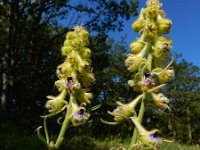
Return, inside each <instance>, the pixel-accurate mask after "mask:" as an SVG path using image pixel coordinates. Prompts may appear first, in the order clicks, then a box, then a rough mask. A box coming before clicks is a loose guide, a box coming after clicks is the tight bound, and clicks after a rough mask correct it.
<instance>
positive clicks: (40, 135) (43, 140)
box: [36, 126, 48, 146]
mask: <svg viewBox="0 0 200 150" xmlns="http://www.w3.org/2000/svg"><path fill="white" fill-rule="evenodd" d="M41 128H42V126H39V127H38V128H37V129H36V131H37V135H38V138H39V139H40V140H41V141H42V142H43V143H44V144H45V145H46V146H48V143H47V141H46V140H45V138H44V137H43V136H42V134H41V133H40V129H41Z"/></svg>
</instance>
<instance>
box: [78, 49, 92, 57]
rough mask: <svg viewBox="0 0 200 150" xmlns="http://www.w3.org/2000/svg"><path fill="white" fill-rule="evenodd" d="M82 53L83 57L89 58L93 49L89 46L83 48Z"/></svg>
mask: <svg viewBox="0 0 200 150" xmlns="http://www.w3.org/2000/svg"><path fill="white" fill-rule="evenodd" d="M80 55H81V57H82V58H83V59H89V58H90V56H91V51H90V49H89V48H85V47H84V48H82V49H81V50H80Z"/></svg>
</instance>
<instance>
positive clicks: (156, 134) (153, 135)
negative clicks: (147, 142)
mask: <svg viewBox="0 0 200 150" xmlns="http://www.w3.org/2000/svg"><path fill="white" fill-rule="evenodd" d="M149 136H150V137H151V138H157V137H158V133H157V132H154V133H152V134H150V135H149Z"/></svg>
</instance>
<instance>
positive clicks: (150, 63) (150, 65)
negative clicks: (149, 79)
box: [147, 53, 153, 72]
mask: <svg viewBox="0 0 200 150" xmlns="http://www.w3.org/2000/svg"><path fill="white" fill-rule="evenodd" d="M152 60H153V55H152V54H151V53H150V54H149V55H148V60H147V67H148V70H149V71H150V72H151V70H152Z"/></svg>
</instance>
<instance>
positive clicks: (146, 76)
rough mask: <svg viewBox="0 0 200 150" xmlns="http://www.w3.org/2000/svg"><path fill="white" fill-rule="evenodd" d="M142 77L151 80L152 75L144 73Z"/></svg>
mask: <svg viewBox="0 0 200 150" xmlns="http://www.w3.org/2000/svg"><path fill="white" fill-rule="evenodd" d="M144 77H145V78H151V77H152V75H151V74H150V73H148V72H145V73H144Z"/></svg>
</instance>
